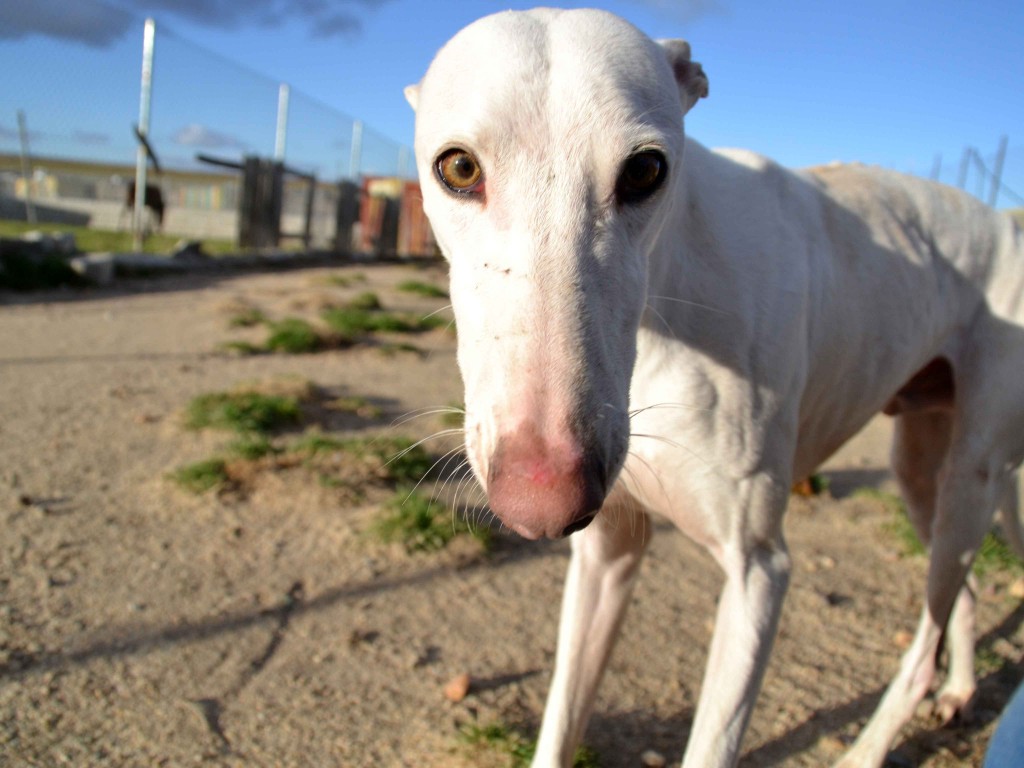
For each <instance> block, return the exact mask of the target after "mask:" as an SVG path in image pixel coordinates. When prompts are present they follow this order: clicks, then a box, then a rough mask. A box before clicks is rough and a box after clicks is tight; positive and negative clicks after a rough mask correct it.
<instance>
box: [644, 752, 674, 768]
mask: <svg viewBox="0 0 1024 768" xmlns="http://www.w3.org/2000/svg"><path fill="white" fill-rule="evenodd" d="M640 764H641V765H643V766H644V768H664V766H665V765H667V764H668V761H667V760H666V759H665V756H664V755H663V754H661V753H660V752H657V751H656V750H653V749H648V750H645V751H644V753H643V754H642V755H640Z"/></svg>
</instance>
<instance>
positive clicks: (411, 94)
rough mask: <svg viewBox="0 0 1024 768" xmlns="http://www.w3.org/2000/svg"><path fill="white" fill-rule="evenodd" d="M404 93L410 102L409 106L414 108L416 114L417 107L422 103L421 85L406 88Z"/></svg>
mask: <svg viewBox="0 0 1024 768" xmlns="http://www.w3.org/2000/svg"><path fill="white" fill-rule="evenodd" d="M403 93H404V94H405V100H406V101H408V102H409V106H410V107H412V111H413V112H415V111H416V105H417V104H419V101H420V84H419V83H416V84H415V85H407V86H405V90H404V91H403Z"/></svg>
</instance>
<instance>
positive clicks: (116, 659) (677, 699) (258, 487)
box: [0, 265, 1024, 768]
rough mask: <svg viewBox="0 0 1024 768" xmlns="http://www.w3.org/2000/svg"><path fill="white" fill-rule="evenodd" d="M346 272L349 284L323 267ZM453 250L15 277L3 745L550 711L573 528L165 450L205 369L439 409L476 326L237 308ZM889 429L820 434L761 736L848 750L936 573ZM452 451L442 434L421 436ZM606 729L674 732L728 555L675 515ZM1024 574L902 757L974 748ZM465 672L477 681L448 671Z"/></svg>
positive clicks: (202, 747) (748, 759)
mask: <svg viewBox="0 0 1024 768" xmlns="http://www.w3.org/2000/svg"><path fill="white" fill-rule="evenodd" d="M338 275H344V276H347V277H348V278H349V279H350V281H351V282H350V284H349V285H348V286H342V285H339V283H340V282H344V281H338V280H334V281H333V282H332V281H331V280H330V278H331V277H332V276H334V277H337V276H338ZM410 278H414V279H418V280H423V281H428V282H435V283H437V284H439V285H444V282H445V276H444V273H443V271H441V270H440V268H438V267H431V268H430V269H427V270H425V271H424V270H422V269H420V270H415V269H414V268H411V267H408V266H401V265H390V266H373V265H369V266H368V265H357V266H348V267H337V268H331V269H327V268H320V269H305V270H297V271H287V272H276V273H260V274H254V273H248V274H219V275H193V276H187V277H185V276H181V277H173V278H163V279H153V280H132V281H124V282H121V283H119V284H117V285H115V286H114V287H111V288H105V289H91V290H87V291H82V292H54V293H45V294H32V295H13V294H0V525H2V535H0V765H10V766H61V765H70V766H198V765H204V766H205V765H211V766H357V767H361V766H413V765H415V766H471V765H506V764H509V763H510V760H511V758H510V757H508V756H507V755H503V754H501V753H500V752H498V751H496V750H488V749H484V750H476V751H474V750H472V749H471V748H470V747H468V746H467V745H466V743H465V739H464V738H463V737H460V728H464V727H465V726H466V725H467V724H470V725H472V724H476V725H479V726H486V725H489V724H492V723H502V724H505V725H506V726H508V727H510V728H514V729H518V730H519V731H521V732H522V733H524V734H526V735H527V736H529V737H531V738H532V737H533V736H534V735H535V733H536V728H537V725H538V723H539V718H540V714H541V711H542V707H543V701H544V696H545V693H546V690H547V685H548V680H549V675H550V671H551V665H552V657H553V651H554V648H555V628H556V621H557V614H558V604H559V597H560V593H561V582H562V577H563V572H564V569H565V565H566V560H567V554H568V546H567V544H566V542H556V543H527V542H523V541H520V540H518V539H516V538H514V537H512V536H510V535H507V534H501V533H498V534H497V535H496V537H495V542H494V545H493V548H492V550H491V551H490V552H489V553H485V552H483V551H482V550H481V549H480V548H479V547H478V546H477V545H476V544H475V543H474V542H472V541H471V540H469V539H465V540H460V541H457V542H456V543H454V544H452V545H451V546H449V547H448V548H447V549H445V550H443V551H441V552H437V553H426V554H408V553H406V551H405V550H404V549H403V548H402V547H401V546H399V545H397V544H384V543H381V542H380V541H378V540H375V539H374V538H372V537H369V536H367V535H366V530H367V528H368V526H369V525H370V523H371V521H372V520H374V519H375V517H376V516H378V515H379V514H380V508H381V505H382V504H383V503H384V502H385V501H386V499H387V498H389V497H390V494H391V493H392V490H391V489H389V488H387V487H384V486H379V485H376V486H368V487H367V488H366V489H365V492H363V493H361V494H355V495H353V494H352V493H341V492H339V490H338V489H337V488H335V487H332V486H331V484H329V483H322V482H317V479H316V478H315V477H314V476H312V475H311V474H310V473H309V472H308V471H306V470H304V469H303V467H301V466H297V467H292V468H287V467H278V468H276V469H273V470H268V471H267V472H266V473H265V476H262V477H259V478H258V479H257V481H256V482H255V483H254V484H253V486H252V488H251V489H250V490H249V492H248V493H246V494H237V493H234V494H232V493H223V492H221V493H218V492H217V491H209V492H207V493H204V494H198V495H196V494H190V493H187V492H185V491H183V490H182V489H181V488H179V487H178V486H177V485H175V484H174V483H173V482H171V481H170V480H169V479H168V477H167V475H168V473H169V472H171V471H172V470H174V469H175V468H177V467H181V466H183V465H185V464H187V463H189V462H194V461H197V460H199V459H203V458H207V457H209V456H211V455H213V454H214V453H216V452H217V451H218V450H219V449H220V448H222V447H223V445H224V444H225V442H226V440H227V438H226V436H225V435H224V434H223V433H217V432H214V431H210V430H205V431H198V432H197V431H190V430H187V429H185V428H184V426H183V422H182V416H181V414H182V411H183V409H184V408H185V406H186V405H187V404H188V402H189V401H190V400H191V399H192V398H193V397H195V396H197V395H200V394H203V393H208V392H215V391H223V390H227V389H230V388H232V387H234V386H237V385H238V384H240V383H243V382H253V381H265V380H267V379H270V378H273V377H275V376H282V375H292V376H299V377H302V378H304V379H307V380H309V381H311V382H313V383H314V384H315V385H316V387H318V388H319V391H320V392H321V393H323V394H324V396H325V397H328V398H349V399H351V398H359V397H362V398H365V399H366V403H367V405H368V407H367V408H365V409H363V411H364V412H363V413H362V414H359V413H356V414H351V413H334V414H333V415H331V414H330V413H328V412H324V413H327V414H328V415H326V416H324V415H323V414H321V416H322V418H321V420H320V422H319V423H317V424H313V425H311V424H309V423H306V424H304V425H302V426H301V427H300V428H299V429H309V428H311V427H312V428H319V429H321V430H323V431H325V432H329V433H334V432H344V433H345V434H365V435H376V434H386V435H405V436H409V437H413V438H418V437H423V436H427V435H430V434H432V433H434V432H436V431H438V430H442V429H445V428H446V424H445V422H444V421H443V418H442V416H441V415H439V414H433V413H429V412H425V415H422V416H419V417H418V418H414V419H411V420H409V421H403V416H404V415H406V414H417V413H424V411H423V409H430V408H431V407H432V406H445V405H449V404H452V403H459V402H460V401H461V392H460V383H459V379H458V375H457V372H456V370H455V367H454V366H455V357H454V337H453V335H452V334H451V333H450V332H446V331H445V330H443V329H439V330H434V331H430V332H429V333H426V334H423V335H418V336H415V337H413V338H411V339H409V341H411V342H412V343H413V344H414V345H415V346H416V347H417V348H418V350H419V351H408V350H406V351H403V350H400V349H399V350H397V351H396V349H395V348H394V347H389V346H386V345H385V344H384V343H383V342H382V341H378V342H377V343H373V344H362V345H357V346H355V347H351V348H347V349H334V350H327V351H321V352H317V353H311V354H303V355H283V354H275V355H256V356H239V355H232V354H227V353H225V352H223V351H222V345H223V344H224V343H225V342H229V341H232V340H234V341H238V340H254V339H257V338H258V337H259V336H260V334H261V333H262V331H261V330H260V329H249V330H246V329H238V328H232V327H230V323H229V320H230V318H231V316H232V313H233V312H237V311H238V309H239V308H240V307H241V308H244V307H255V308H258V309H260V310H262V311H263V312H265V313H266V314H267V315H269V316H272V317H278V318H280V317H284V316H286V315H305V316H308V317H315V316H316V313H317V310H318V308H319V307H322V306H325V305H328V304H330V303H332V302H339V301H344V300H346V299H348V298H350V297H352V296H353V295H355V294H357V293H360V292H362V291H366V290H372V291H375V292H377V293H378V294H379V295H380V297H381V299H382V301H383V303H384V304H385V306H387V307H389V308H395V309H399V310H405V311H409V312H415V313H419V314H421V315H422V314H426V313H428V312H432V311H435V310H437V309H439V308H441V307H443V305H444V304H445V302H444V300H442V299H429V298H421V297H413V296H410V295H408V294H405V293H402V292H399V291H396V290H395V286H396V285H397V284H398V283H399V282H401V281H403V280H407V279H410ZM888 428H889V425H888V424H887V422H885V421H882V420H879V421H878V422H875V423H873V424H872V425H870V426H869V428H868V430H867V431H866V432H865V433H863V434H862V435H861V437H860V438H858V440H857V441H855V442H854V443H852V444H851V445H850V446H848V447H847V448H846V449H845V450H844V451H843V453H842V454H840V455H839V456H838V457H836V458H835V459H834V460H833V461H832V462H831V463H830V465H829V470H828V476H829V477H830V479H831V493H830V494H826V495H824V496H819V497H815V498H812V499H803V498H796V497H795V498H794V500H793V503H792V505H791V510H790V513H789V516H788V518H787V536H788V539H789V542H790V548H791V550H792V553H793V557H794V562H795V568H794V577H793V581H792V586H791V588H790V591H789V595H788V599H787V603H786V607H785V611H784V614H783V617H782V626H781V632H780V635H779V638H778V641H777V642H776V646H775V652H774V655H773V657H772V661H771V665H770V668H769V670H768V674H767V679H766V681H765V685H764V690H763V693H762V695H761V698H760V700H759V704H758V707H757V709H756V712H755V714H754V717H753V722H752V724H751V727H750V730H749V732H748V735H747V738H746V741H745V742H744V757H743V760H742V764H743V765H745V766H768V765H781V766H821V765H827V764H829V763H830V762H831V761H832V760H834V759H835V758H836V756H837V755H838V754H839V753H840V751H841V750H842V748H843V745H844V744H846V743H848V742H849V740H850V739H851V738H852V737H853V735H854V734H855V733H856V732H857V730H858V728H859V726H860V725H861V724H862V723H863V721H864V719H865V718H866V716H867V715H868V714H869V712H870V711H871V710H872V708H873V706H874V705H875V704H876V703H877V701H878V698H879V696H880V694H881V692H882V691H883V689H884V686H885V684H886V682H887V680H888V679H889V677H890V676H891V675H892V674H893V672H894V671H895V668H896V665H897V661H898V658H899V653H900V651H901V644H903V643H904V642H905V639H906V632H908V631H910V630H912V629H913V626H914V623H915V620H916V617H917V614H918V611H919V609H920V604H921V592H922V588H923V578H924V572H925V561H924V559H923V558H921V557H908V556H903V555H901V545H900V543H899V541H898V539H897V538H896V537H894V536H893V534H892V533H891V532H890V531H889V530H888V527H887V523H888V522H890V521H891V520H892V517H893V512H892V510H891V509H890V508H889V507H887V506H886V505H885V504H884V503H882V502H881V501H878V500H874V499H871V498H863V497H855V496H854V495H852V491H853V490H854V489H857V488H860V487H864V486H869V487H881V488H891V480H890V479H889V477H888V475H887V473H886V471H885V469H884V457H885V453H886V447H885V439H886V432H887V430H888ZM428 447H430V448H431V450H432V452H435V453H436V454H437V455H441V454H442V453H443V452H444V451H445V450H447V448H450V447H451V444H450V443H445V442H444V441H443V440H440V441H438V442H436V443H429V444H428ZM653 533H654V536H653V542H652V545H651V548H650V550H649V555H648V557H647V559H646V560H645V562H644V565H643V568H642V571H641V574H640V580H639V584H638V587H637V590H636V596H635V600H634V604H633V605H632V607H631V612H630V615H629V618H628V620H627V624H626V627H625V630H624V633H623V636H622V639H621V641H620V643H619V645H618V647H617V649H616V651H615V654H614V656H613V659H612V662H611V665H610V669H609V671H608V674H607V676H606V678H605V681H604V684H603V686H602V688H601V693H600V697H599V700H598V703H597V707H596V714H595V716H594V719H593V721H592V723H591V726H590V729H589V730H588V733H587V738H586V740H587V743H588V744H589V746H590V747H591V748H592V749H593V751H594V752H595V753H596V755H597V758H598V761H599V764H600V765H602V766H610V767H614V766H639V765H641V754H642V753H643V752H644V751H645V750H655V751H657V752H658V753H660V754H661V755H663V756H664V757H666V758H667V759H668V760H669V761H676V760H678V759H679V758H680V757H681V755H682V750H683V745H684V743H685V740H686V736H687V733H688V729H689V727H690V722H691V718H692V715H693V706H694V703H695V701H696V698H697V693H698V688H699V685H700V678H701V673H702V670H703V663H704V658H705V653H706V647H707V643H708V640H709V637H710V631H711V617H712V612H713V608H714V604H715V597H716V593H717V590H718V588H719V586H720V578H719V575H718V572H717V570H716V568H715V567H714V565H713V563H712V561H711V560H710V559H709V558H708V557H707V556H706V555H705V554H704V553H703V552H701V551H700V550H699V549H697V548H696V547H695V546H693V545H692V544H690V543H688V542H687V541H686V540H685V539H684V538H683V537H682V536H681V535H679V534H678V533H676V532H674V531H673V530H671V529H670V527H669V526H667V525H665V524H664V523H658V524H657V525H656V526H655V530H654V532H653ZM1016 578H1017V575H1016V574H1014V573H1010V572H995V573H989V574H988V575H986V577H985V578H984V580H983V586H982V590H981V595H982V597H981V600H980V601H979V626H978V634H979V637H980V643H979V653H978V658H979V678H980V689H979V695H978V698H977V703H976V707H975V717H974V720H973V722H971V723H969V724H965V725H958V726H956V727H952V728H943V729H940V728H937V727H936V726H935V724H934V723H932V722H931V721H930V720H929V719H928V717H926V716H925V715H924V714H922V715H921V716H919V717H918V718H917V719H915V721H914V722H913V723H912V724H911V725H910V726H908V728H907V729H906V730H905V731H904V734H903V739H902V741H901V742H900V743H899V744H897V745H896V747H895V749H894V752H893V754H892V759H891V764H892V765H894V766H914V765H922V766H931V767H932V768H935V767H938V766H954V765H974V766H977V765H980V763H981V758H982V755H983V751H984V748H985V744H986V743H987V740H988V738H989V736H990V734H991V731H992V728H993V726H994V721H995V719H996V717H997V715H998V712H999V710H1000V709H1001V707H1002V706H1003V705H1004V704H1005V702H1006V701H1007V699H1008V697H1009V695H1010V693H1011V691H1012V689H1013V687H1014V685H1015V684H1016V682H1017V681H1018V680H1019V679H1020V678H1021V676H1022V673H1024V664H1022V653H1024V628H1022V619H1024V609H1022V607H1021V604H1020V600H1019V599H1017V598H1014V597H1012V595H1011V593H1012V591H1013V590H1011V583H1012V582H1013V581H1014V580H1015V579H1016ZM460 674H468V675H470V678H471V686H470V690H469V694H468V695H467V696H466V697H465V698H463V699H461V700H460V701H457V702H453V701H450V700H449V699H448V698H446V697H445V695H444V687H445V685H446V684H447V683H448V681H450V680H452V679H453V678H455V677H456V676H458V675H460Z"/></svg>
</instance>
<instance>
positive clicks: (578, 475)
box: [487, 431, 608, 539]
mask: <svg viewBox="0 0 1024 768" xmlns="http://www.w3.org/2000/svg"><path fill="white" fill-rule="evenodd" d="M607 478H608V473H607V469H606V466H605V462H604V461H603V460H602V459H601V458H600V456H599V452H598V451H597V450H594V449H581V448H579V447H577V446H574V445H571V444H552V443H550V442H547V441H545V440H544V439H543V438H542V437H541V436H540V435H538V434H536V433H535V432H532V431H528V432H526V433H525V434H523V433H519V434H515V435H506V436H504V437H502V438H501V439H499V440H498V444H497V447H496V448H495V450H494V453H493V454H492V456H491V460H490V462H489V467H488V473H487V496H488V500H489V502H490V506H491V509H492V510H493V511H494V513H495V514H496V515H497V516H498V518H499V519H500V520H501V521H502V522H503V523H505V525H507V526H508V527H509V528H511V529H512V530H513V531H515V532H516V533H518V534H519V535H521V536H523V537H525V538H527V539H539V538H541V537H547V538H550V539H556V538H560V537H562V536H568V535H569V534H571V533H575V532H576V531H579V530H582V529H583V528H586V527H587V525H588V524H589V523H590V522H591V521H592V520H593V519H594V517H595V516H596V515H597V513H598V511H599V510H600V509H601V505H602V504H603V503H604V499H605V496H606V495H607V492H608V483H607Z"/></svg>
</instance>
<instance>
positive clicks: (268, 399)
mask: <svg viewBox="0 0 1024 768" xmlns="http://www.w3.org/2000/svg"><path fill="white" fill-rule="evenodd" d="M300 417H301V409H300V407H299V399H298V398H297V397H293V396H282V395H265V394H261V393H259V392H213V393H210V394H206V395H200V396H198V397H196V398H193V400H192V402H190V403H189V406H188V410H187V412H186V420H185V426H187V427H188V428H189V429H207V428H210V429H226V430H231V431H233V432H237V433H239V434H246V433H253V432H256V433H265V432H270V431H272V430H274V429H278V428H280V427H283V426H286V425H288V424H295V423H297V422H298V421H299V418H300Z"/></svg>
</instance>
